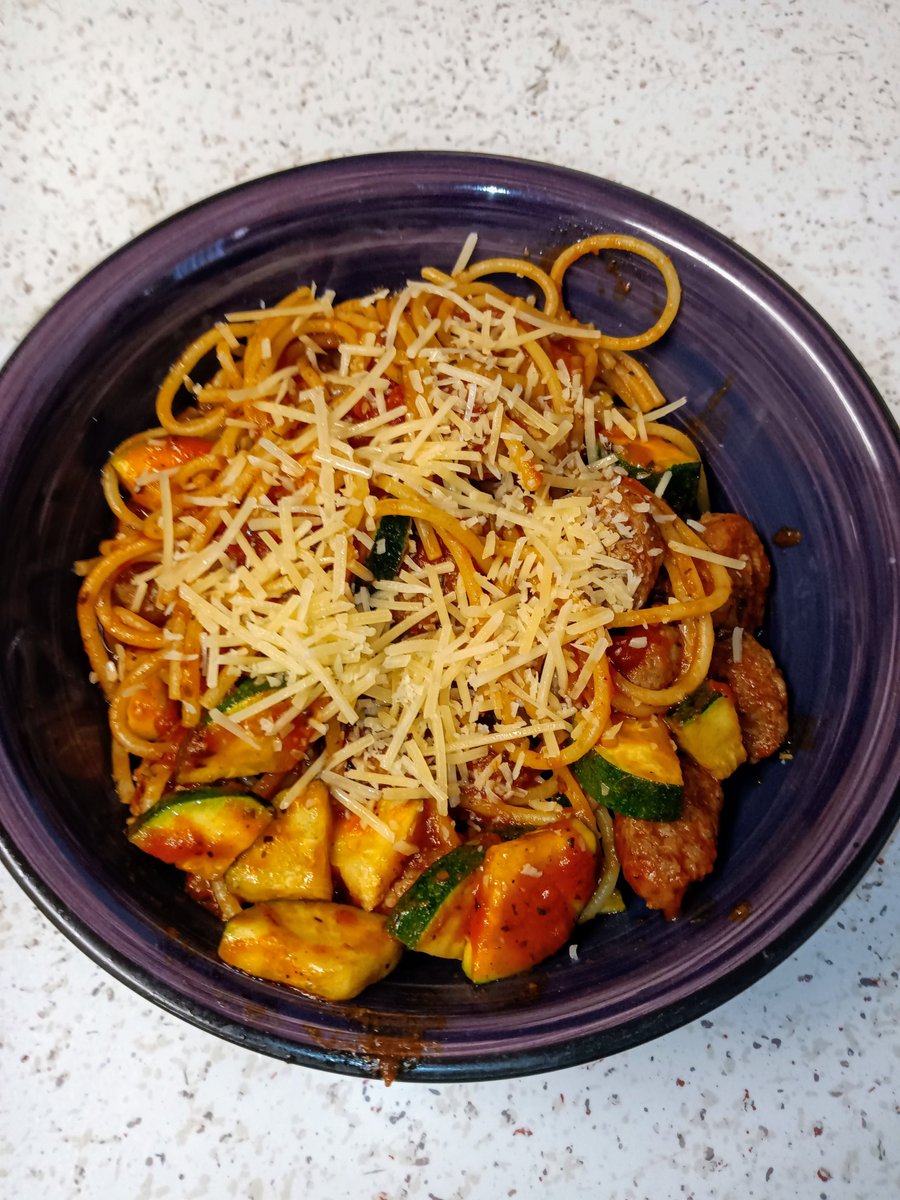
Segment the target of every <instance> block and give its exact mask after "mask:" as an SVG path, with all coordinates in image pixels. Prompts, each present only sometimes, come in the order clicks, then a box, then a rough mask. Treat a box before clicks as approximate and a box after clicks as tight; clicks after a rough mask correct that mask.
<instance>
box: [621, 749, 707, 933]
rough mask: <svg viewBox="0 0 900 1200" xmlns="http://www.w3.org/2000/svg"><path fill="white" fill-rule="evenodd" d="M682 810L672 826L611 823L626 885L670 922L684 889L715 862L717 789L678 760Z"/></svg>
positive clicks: (630, 821) (699, 769) (628, 819)
mask: <svg viewBox="0 0 900 1200" xmlns="http://www.w3.org/2000/svg"><path fill="white" fill-rule="evenodd" d="M681 766H682V770H683V772H684V810H683V812H682V814H681V816H680V817H679V818H678V820H677V821H639V820H637V819H636V818H635V817H623V816H620V815H619V814H618V813H617V814H616V815H615V817H614V818H613V827H614V830H615V839H616V853H617V854H618V856H619V861H620V862H621V864H622V874H623V875H624V876H625V879H626V882H627V883H628V884H629V886H630V887H632V888H633V889H634V890H635V891H636V892H637V894H638V895H639V896H640V897H642V899H643V900H645V901H646V903H647V905H648V907H649V908H660V909H662V911H663V915H664V916H665V918H666V920H668V921H672V920H674V919H675V917H677V916H678V914H679V913H680V911H681V902H682V900H683V899H684V893H685V892H686V891H687V889H688V885H689V884H691V883H694V882H696V881H697V880H698V879H703V878H704V877H705V876H707V875H708V874H709V873H710V871H711V870H712V869H713V864H714V863H715V861H716V835H717V833H718V831H719V813H720V812H721V810H722V788H721V786H720V785H719V783H718V782H717V781H716V780H715V779H713V777H712V775H710V774H709V772H708V771H704V769H703V768H702V767H699V766H697V764H696V763H695V762H694V761H693V759H689V758H684V759H682V763H681Z"/></svg>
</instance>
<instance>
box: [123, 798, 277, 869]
mask: <svg viewBox="0 0 900 1200" xmlns="http://www.w3.org/2000/svg"><path fill="white" fill-rule="evenodd" d="M271 820H272V811H271V809H270V808H269V807H268V805H266V804H264V803H263V802H262V800H260V799H259V798H258V797H257V796H253V795H251V794H250V793H248V792H233V791H226V790H225V789H224V788H214V787H208V788H207V787H204V788H194V789H193V790H191V791H185V792H173V793H172V794H171V795H168V796H163V798H162V799H161V800H158V801H157V803H156V804H154V805H153V807H152V808H150V809H148V810H147V812H145V813H143V814H142V815H141V816H140V817H138V818H137V820H136V821H135V822H134V824H133V825H132V826H131V828H130V830H129V831H128V840H129V841H130V842H131V843H132V844H133V845H135V846H137V847H138V849H140V850H143V851H144V852H145V853H147V854H150V855H152V856H153V857H154V858H159V859H161V860H162V861H163V862H167V863H171V864H172V865H173V866H176V867H179V868H180V869H181V870H182V871H189V872H190V873H191V874H192V875H199V876H200V877H201V878H203V879H218V878H220V876H222V875H223V874H224V873H225V871H226V869H227V868H228V867H229V866H230V865H231V864H232V862H233V861H234V860H235V859H236V858H237V856H238V855H239V854H241V853H243V851H244V850H246V849H247V848H248V847H249V846H250V845H252V844H253V842H255V841H256V839H257V837H258V836H259V834H260V833H261V832H262V831H263V829H265V827H266V826H267V825H268V824H269V822H270V821H271Z"/></svg>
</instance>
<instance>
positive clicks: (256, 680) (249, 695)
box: [218, 675, 287, 713]
mask: <svg viewBox="0 0 900 1200" xmlns="http://www.w3.org/2000/svg"><path fill="white" fill-rule="evenodd" d="M272 678H274V676H270V675H248V676H247V678H246V679H242V680H241V681H240V682H239V683H236V684H235V685H234V687H233V688H232V689H231V691H230V692H229V693H228V695H227V696H225V697H224V699H223V700H222V702H221V703H220V704H219V705H218V709H219V712H222V713H231V712H237V711H238V710H239V709H241V708H243V707H244V705H245V704H249V703H250V701H251V700H255V699H256V697H257V696H262V695H263V694H264V693H265V692H274V691H276V690H277V689H278V688H282V687H284V685H285V684H286V683H287V676H285V675H280V676H279V677H278V682H277V683H270V682H269V681H270V679H272Z"/></svg>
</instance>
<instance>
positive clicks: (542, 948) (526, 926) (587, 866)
mask: <svg viewBox="0 0 900 1200" xmlns="http://www.w3.org/2000/svg"><path fill="white" fill-rule="evenodd" d="M596 852H597V839H596V838H595V837H594V835H593V833H592V832H591V831H590V830H589V829H588V828H587V827H586V826H585V825H583V824H582V823H581V822H580V821H578V820H576V819H572V820H567V821H561V822H559V824H556V825H548V826H546V827H545V828H544V829H539V830H535V831H534V832H533V833H526V834H524V835H523V836H522V837H518V838H515V839H514V840H513V841H510V842H501V843H500V844H499V845H497V846H491V847H490V849H489V850H488V852H487V854H486V855H485V857H484V863H483V864H482V867H481V878H480V881H479V884H478V891H477V893H476V896H475V912H474V914H473V916H472V920H471V923H470V925H469V934H468V937H467V939H466V945H465V950H464V952H463V960H462V965H463V970H464V971H465V973H466V974H467V975H468V977H469V978H470V979H471V980H472V982H473V983H488V982H489V981H490V980H492V979H504V978H505V977H506V976H507V975H515V974H516V973H517V972H519V971H525V970H527V969H528V967H531V966H534V964H535V963H538V962H541V961H542V960H543V959H545V958H547V957H549V955H551V954H553V953H554V952H555V951H556V950H558V949H559V948H560V946H562V945H564V944H565V942H566V939H567V938H568V937H569V935H570V934H571V932H572V930H573V928H574V926H575V921H576V919H577V917H578V914H579V913H580V912H581V910H582V909H583V908H584V906H585V905H586V904H587V902H588V900H589V899H590V897H591V894H592V893H593V891H594V884H595V882H596V875H597V866H596V858H595V856H596Z"/></svg>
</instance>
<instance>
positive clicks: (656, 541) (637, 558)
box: [600, 478, 666, 608]
mask: <svg viewBox="0 0 900 1200" xmlns="http://www.w3.org/2000/svg"><path fill="white" fill-rule="evenodd" d="M616 493H617V494H618V495H619V496H621V500H620V501H618V502H614V501H609V503H608V508H609V512H608V513H606V512H604V509H605V508H606V507H607V505H603V506H601V509H600V512H601V515H603V516H604V518H605V519H606V520H609V522H610V524H611V525H612V526H613V528H618V530H619V533H620V534H621V536H620V537H619V540H618V541H617V542H616V544H615V545H614V546H613V547H612V549H611V550H610V551H609V553H610V554H611V555H612V556H613V557H614V558H619V559H621V560H622V562H627V563H628V564H629V566H630V567H631V569H632V571H633V572H634V574H635V575H636V576H637V578H638V585H637V588H636V589H635V593H634V599H633V601H632V606H633V607H634V608H643V606H644V605H645V604H646V603H647V598H648V597H649V595H650V593H651V592H652V591H653V587H654V585H655V583H656V577H657V575H658V574H659V568H660V565H661V563H662V560H663V551H664V550H665V548H666V543H665V539H664V538H663V536H662V534H661V533H660V532H659V526H658V525H657V524H656V522H655V521H654V519H653V515H652V513H650V512H642V511H640V506H642V505H644V504H646V495H647V492H646V490H645V489H644V488H642V487H641V486H640V484H636V483H634V481H633V480H631V479H624V478H623V479H621V480H619V482H618V484H617V485H616ZM619 514H621V516H622V517H624V519H621V518H620V519H619V520H618V521H616V520H615V519H613V518H615V517H616V516H617V515H619ZM651 551H653V553H651Z"/></svg>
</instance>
